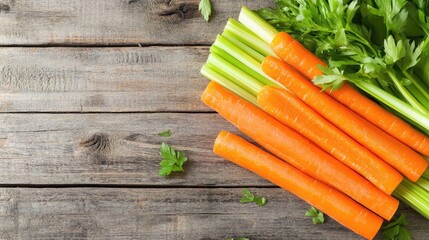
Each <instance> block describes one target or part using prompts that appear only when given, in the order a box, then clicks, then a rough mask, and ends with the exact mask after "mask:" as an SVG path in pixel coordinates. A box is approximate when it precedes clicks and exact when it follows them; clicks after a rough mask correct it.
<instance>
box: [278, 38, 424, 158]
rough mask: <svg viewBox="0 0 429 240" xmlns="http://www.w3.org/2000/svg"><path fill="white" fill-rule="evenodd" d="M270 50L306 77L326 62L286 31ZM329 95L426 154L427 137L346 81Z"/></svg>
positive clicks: (316, 73) (320, 73)
mask: <svg viewBox="0 0 429 240" xmlns="http://www.w3.org/2000/svg"><path fill="white" fill-rule="evenodd" d="M271 46H272V48H273V51H274V52H275V53H276V55H277V56H278V57H280V58H281V59H283V60H284V61H285V62H286V63H287V64H289V65H291V66H292V67H294V68H295V69H297V70H298V71H299V72H301V73H302V74H303V75H305V76H306V77H307V78H309V79H313V78H314V77H316V76H319V75H322V74H323V73H322V71H321V70H320V69H319V68H318V65H321V66H326V63H325V62H323V61H322V60H321V59H319V58H318V57H317V56H316V55H314V54H313V53H311V52H310V51H309V50H308V49H306V48H305V47H304V46H303V45H302V44H301V43H299V42H298V41H297V40H295V39H294V38H293V37H292V36H290V35H289V34H287V33H285V32H281V33H279V34H277V36H276V37H275V38H274V39H273V42H272V45H271ZM331 94H332V96H333V97H334V98H335V99H337V100H338V101H339V102H341V103H342V104H344V105H346V106H347V107H348V108H350V109H352V110H353V111H355V112H356V113H357V114H359V115H360V116H362V117H363V118H365V119H367V120H368V121H370V122H371V123H373V124H374V125H376V126H377V127H379V128H381V129H383V130H384V131H386V132H387V133H389V134H391V135H392V136H393V137H395V138H396V139H398V140H399V141H401V142H403V143H404V144H406V145H408V146H409V147H411V148H413V149H414V150H416V151H418V152H420V153H421V154H423V155H426V156H429V137H427V136H426V135H424V134H423V133H421V132H419V131H417V130H416V129H414V128H413V127H411V126H410V125H409V124H408V123H406V122H404V121H403V120H402V119H400V118H399V117H397V116H395V115H394V114H392V113H391V112H389V111H387V110H386V109H384V108H382V107H381V106H380V105H378V104H376V103H375V102H373V101H371V100H370V99H368V98H367V97H365V96H363V95H362V94H360V93H359V92H358V91H357V90H356V89H354V88H352V87H351V86H350V85H349V84H344V85H343V86H342V87H341V88H340V89H338V90H336V91H333V92H332V93H331Z"/></svg>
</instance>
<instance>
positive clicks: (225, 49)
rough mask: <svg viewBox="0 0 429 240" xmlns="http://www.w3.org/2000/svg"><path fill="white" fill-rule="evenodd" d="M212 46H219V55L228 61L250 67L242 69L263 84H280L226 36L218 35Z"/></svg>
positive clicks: (259, 63)
mask: <svg viewBox="0 0 429 240" xmlns="http://www.w3.org/2000/svg"><path fill="white" fill-rule="evenodd" d="M213 47H214V49H217V48H219V50H218V53H219V55H221V56H222V57H223V58H225V59H226V60H228V61H229V62H231V63H233V64H234V62H238V63H242V64H244V65H245V68H250V69H251V70H247V69H243V70H244V71H245V72H246V73H248V74H249V75H251V76H252V77H254V78H256V79H257V80H259V81H260V82H261V83H263V84H264V85H268V86H276V87H281V86H282V85H280V84H279V83H278V82H276V81H275V80H273V79H272V78H271V77H269V76H268V75H266V74H265V73H264V72H263V71H262V69H261V68H260V67H261V62H259V61H258V60H256V59H254V58H253V57H252V56H250V55H249V54H247V53H246V52H245V51H243V50H241V49H240V48H238V47H236V46H235V45H234V44H233V43H232V42H230V41H228V40H227V39H226V38H224V37H222V36H218V37H217V38H216V41H215V43H214V44H213V45H212V48H213ZM234 65H235V64H234ZM237 67H239V68H241V67H240V66H237Z"/></svg>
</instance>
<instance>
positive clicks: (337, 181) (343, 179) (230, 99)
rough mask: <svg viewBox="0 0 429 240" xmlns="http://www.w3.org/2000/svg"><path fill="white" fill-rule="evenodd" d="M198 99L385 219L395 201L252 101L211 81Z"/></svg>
mask: <svg viewBox="0 0 429 240" xmlns="http://www.w3.org/2000/svg"><path fill="white" fill-rule="evenodd" d="M201 100H202V101H203V102H204V103H205V104H207V105H208V106H209V107H211V108H212V109H214V110H215V111H217V112H218V113H219V114H220V115H222V116H223V117H224V118H225V119H227V120H228V121H230V122H231V123H233V124H234V125H235V126H237V127H238V128H239V129H240V130H241V131H242V132H244V133H245V134H246V135H248V136H249V137H250V138H252V139H253V140H255V141H256V142H257V143H259V144H261V145H262V146H263V147H265V148H266V149H267V150H269V151H270V152H272V153H273V154H275V155H277V156H278V157H280V158H281V159H283V160H285V161H287V162H289V163H290V164H292V165H293V166H295V167H296V168H298V169H299V170H301V171H303V172H304V173H306V174H308V175H310V176H312V177H314V178H316V179H318V180H319V181H322V182H324V183H327V184H329V185H331V186H333V187H335V188H337V189H338V190H340V191H342V192H344V193H345V194H347V195H349V196H350V197H351V198H353V199H355V200H356V201H357V202H359V203H361V204H362V205H364V206H365V207H367V208H368V209H370V210H372V211H374V212H375V213H377V214H378V215H380V216H381V217H383V218H385V219H387V220H389V219H390V218H391V217H392V216H393V214H394V213H395V212H396V210H397V208H398V205H399V201H398V200H396V199H395V198H393V197H392V196H389V195H387V194H385V193H384V192H382V191H381V190H380V189H378V188H377V187H375V186H374V185H373V184H372V183H370V182H369V181H368V180H366V179H365V178H363V177H362V176H361V175H359V174H357V173H356V172H355V171H353V170H351V169H350V168H349V167H347V166H346V165H344V164H343V163H341V162H339V161H338V160H336V159H335V158H333V157H331V156H330V155H329V154H327V153H326V152H324V151H323V150H322V149H320V148H319V147H317V146H316V145H314V144H313V143H312V142H310V141H309V140H308V139H306V138H305V137H303V136H301V135H300V134H298V133H297V132H295V131H293V130H292V129H290V128H288V127H287V126H285V125H283V124H282V123H280V122H279V121H277V120H276V119H274V118H273V117H271V116H270V115H268V114H267V113H265V112H264V111H262V110H261V109H259V108H258V107H256V106H255V105H253V104H251V103H249V102H247V101H245V100H244V99H242V98H240V97H238V96H237V95H235V94H233V93H231V92H230V91H228V90H226V89H225V88H223V87H222V86H220V85H218V84H216V83H214V82H211V83H210V84H209V85H208V86H207V88H206V90H205V91H204V93H203V95H202V97H201Z"/></svg>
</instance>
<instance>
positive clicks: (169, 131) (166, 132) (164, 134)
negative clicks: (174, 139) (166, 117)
mask: <svg viewBox="0 0 429 240" xmlns="http://www.w3.org/2000/svg"><path fill="white" fill-rule="evenodd" d="M158 136H160V137H170V136H171V130H165V131H163V132H160V133H158Z"/></svg>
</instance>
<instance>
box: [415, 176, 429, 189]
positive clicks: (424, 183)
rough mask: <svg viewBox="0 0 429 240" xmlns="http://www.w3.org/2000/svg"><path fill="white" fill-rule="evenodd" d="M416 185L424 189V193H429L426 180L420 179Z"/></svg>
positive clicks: (428, 183)
mask: <svg viewBox="0 0 429 240" xmlns="http://www.w3.org/2000/svg"><path fill="white" fill-rule="evenodd" d="M416 184H417V185H419V186H420V187H422V188H424V189H425V190H426V191H429V180H428V179H426V178H420V179H419V180H417V182H416Z"/></svg>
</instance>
